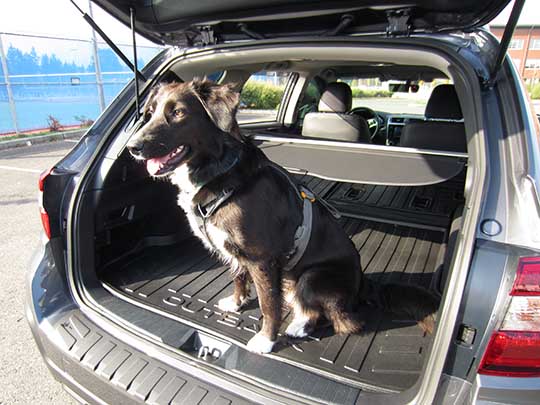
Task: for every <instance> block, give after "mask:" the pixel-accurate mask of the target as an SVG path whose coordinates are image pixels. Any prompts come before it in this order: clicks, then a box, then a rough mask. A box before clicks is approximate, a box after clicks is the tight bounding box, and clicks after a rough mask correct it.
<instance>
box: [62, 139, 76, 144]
mask: <svg viewBox="0 0 540 405" xmlns="http://www.w3.org/2000/svg"><path fill="white" fill-rule="evenodd" d="M64 142H73V143H78V142H79V140H78V139H64Z"/></svg>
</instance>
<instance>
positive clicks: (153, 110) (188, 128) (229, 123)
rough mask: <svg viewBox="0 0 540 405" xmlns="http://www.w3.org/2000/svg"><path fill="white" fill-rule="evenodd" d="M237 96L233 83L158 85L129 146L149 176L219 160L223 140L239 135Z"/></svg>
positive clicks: (200, 81) (146, 105)
mask: <svg viewBox="0 0 540 405" xmlns="http://www.w3.org/2000/svg"><path fill="white" fill-rule="evenodd" d="M239 98H240V97H239V94H238V93H237V92H236V91H234V85H231V84H228V85H218V84H215V83H213V82H211V81H208V80H194V81H192V82H187V83H171V84H166V85H159V86H157V87H155V88H154V89H153V90H152V91H151V93H150V95H149V97H148V100H147V102H146V104H145V106H144V109H143V125H142V126H141V128H140V129H139V130H138V131H137V132H136V133H135V134H134V136H133V137H132V138H131V139H130V141H129V143H128V145H127V148H128V150H129V152H130V153H131V154H132V155H133V156H134V157H135V158H136V159H140V160H145V161H146V167H147V169H148V172H149V173H150V174H151V175H153V176H164V175H167V174H169V173H172V172H173V171H174V169H176V168H177V167H179V166H180V165H182V164H189V162H192V161H194V160H197V159H198V160H205V159H209V158H216V159H219V157H220V156H221V153H222V150H223V142H224V137H226V136H229V135H232V136H234V137H239V132H238V124H237V122H236V110H237V108H238V101H239Z"/></svg>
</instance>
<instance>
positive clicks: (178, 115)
mask: <svg viewBox="0 0 540 405" xmlns="http://www.w3.org/2000/svg"><path fill="white" fill-rule="evenodd" d="M172 113H173V115H174V116H175V117H176V118H182V117H183V116H184V110H182V109H181V108H175V109H174V110H173V112H172Z"/></svg>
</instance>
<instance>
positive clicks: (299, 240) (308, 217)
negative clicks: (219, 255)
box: [194, 164, 341, 271]
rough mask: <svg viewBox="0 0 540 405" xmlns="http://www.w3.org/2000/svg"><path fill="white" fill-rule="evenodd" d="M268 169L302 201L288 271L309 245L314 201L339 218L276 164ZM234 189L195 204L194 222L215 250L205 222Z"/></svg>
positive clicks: (329, 207) (229, 196)
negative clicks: (300, 221)
mask: <svg viewBox="0 0 540 405" xmlns="http://www.w3.org/2000/svg"><path fill="white" fill-rule="evenodd" d="M269 167H271V168H273V169H274V170H276V171H277V172H278V173H280V174H281V175H282V176H283V177H285V178H286V179H287V181H288V182H289V183H290V184H291V186H292V187H293V189H294V190H295V192H296V195H297V196H298V198H299V199H300V200H301V201H302V206H303V210H302V214H303V215H302V217H303V218H302V223H301V224H300V225H299V226H298V228H297V229H296V232H295V233H294V245H293V248H292V249H291V251H290V252H289V253H288V254H287V256H286V258H287V264H286V265H285V266H284V267H283V270H285V271H289V270H291V269H293V268H294V266H296V265H297V264H298V262H299V261H300V259H301V258H302V256H304V253H305V252H306V249H307V247H308V244H309V240H310V237H311V231H312V229H313V203H314V202H315V201H319V202H320V203H321V204H322V205H323V206H324V207H325V208H326V209H327V210H328V211H329V212H330V214H332V215H333V216H334V217H335V218H340V216H341V215H340V214H339V212H338V211H337V210H336V209H335V208H334V207H332V206H331V205H330V204H328V203H327V202H326V201H325V200H323V199H322V198H320V197H316V196H315V194H314V193H313V192H312V191H311V190H310V189H309V188H307V187H306V186H304V185H302V184H300V185H298V184H296V183H295V182H294V181H293V180H292V179H291V178H290V176H289V174H288V173H287V172H285V170H283V169H282V168H281V167H279V166H278V165H276V164H270V165H269ZM235 191H236V190H235V188H232V187H231V188H225V189H223V190H222V191H221V192H220V193H219V194H218V195H217V196H216V197H215V198H213V199H212V200H210V201H208V202H205V203H203V204H200V203H199V204H197V205H196V207H195V208H196V209H195V210H194V213H195V220H196V222H197V226H198V227H199V229H200V231H201V232H202V234H203V235H204V236H205V237H206V239H207V240H208V242H209V243H210V244H211V245H212V246H213V247H214V249H215V250H217V249H216V247H215V246H214V245H213V242H212V239H210V237H209V235H208V233H207V231H206V221H207V219H208V218H210V217H211V216H212V215H214V213H215V212H216V211H217V210H218V209H219V208H220V207H221V206H222V205H223V204H224V203H225V202H226V201H227V200H228V199H229V198H231V196H232V195H233V194H234V192H235Z"/></svg>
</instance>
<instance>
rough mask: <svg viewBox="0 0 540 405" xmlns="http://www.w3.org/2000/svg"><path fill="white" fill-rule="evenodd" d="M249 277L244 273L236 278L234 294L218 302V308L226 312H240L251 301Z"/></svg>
mask: <svg viewBox="0 0 540 405" xmlns="http://www.w3.org/2000/svg"><path fill="white" fill-rule="evenodd" d="M248 278H249V275H248V274H247V273H246V272H244V273H240V274H239V275H237V276H236V277H235V278H234V292H233V294H232V295H229V296H228V297H225V298H222V299H220V300H219V301H218V303H217V306H218V308H219V309H221V310H222V311H224V312H238V311H240V309H242V307H243V306H244V305H245V304H246V303H247V302H248V301H249V290H250V288H249V280H248Z"/></svg>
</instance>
